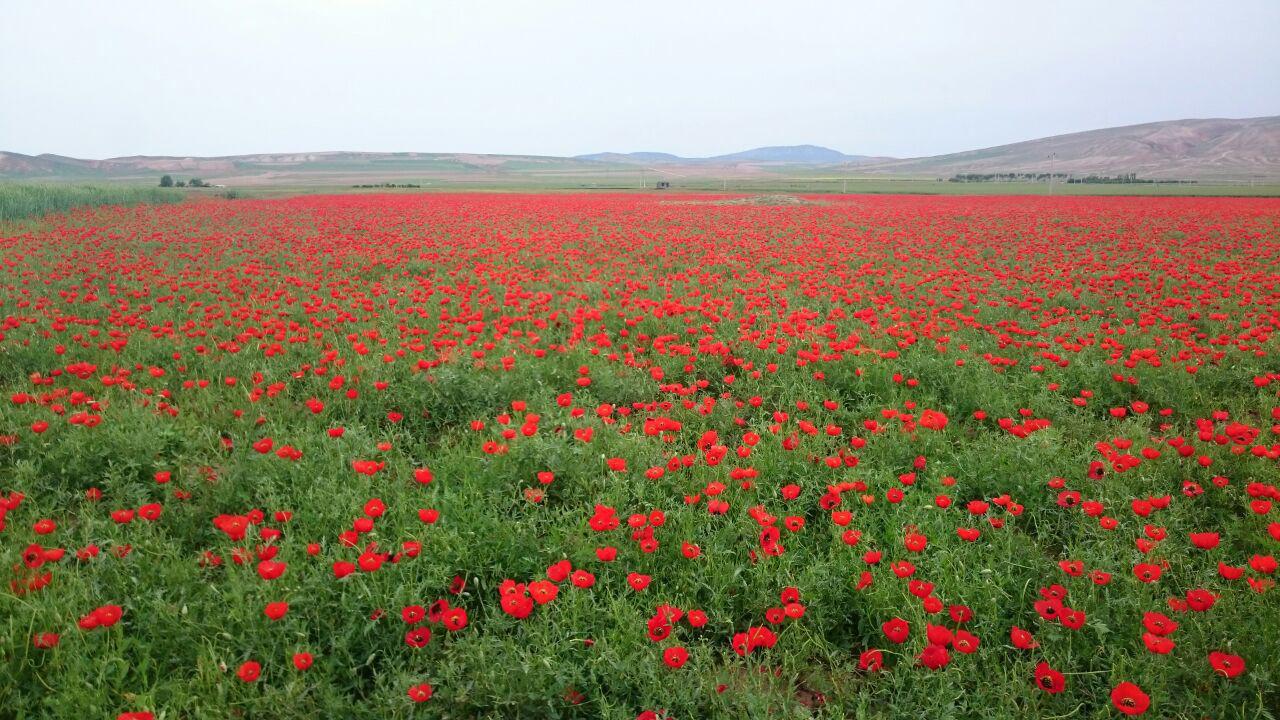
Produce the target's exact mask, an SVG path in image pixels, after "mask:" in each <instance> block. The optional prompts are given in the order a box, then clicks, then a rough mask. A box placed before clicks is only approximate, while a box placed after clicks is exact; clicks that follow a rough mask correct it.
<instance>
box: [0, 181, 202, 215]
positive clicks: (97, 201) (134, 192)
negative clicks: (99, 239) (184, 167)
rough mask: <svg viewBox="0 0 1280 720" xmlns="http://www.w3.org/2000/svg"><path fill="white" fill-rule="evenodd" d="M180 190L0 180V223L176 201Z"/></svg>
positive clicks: (182, 194) (180, 194)
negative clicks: (86, 208) (81, 209)
mask: <svg viewBox="0 0 1280 720" xmlns="http://www.w3.org/2000/svg"><path fill="white" fill-rule="evenodd" d="M184 197H185V193H183V192H182V191H181V190H173V189H170V188H160V187H138V186H136V185H63V184H34V183H33V184H19V183H0V222H4V221H8V220H21V219H24V218H34V217H42V216H44V215H48V214H49V213H54V212H63V211H65V210H70V209H72V208H77V207H84V206H86V205H90V206H92V205H137V204H139V203H171V202H179V201H181V200H182V199H183V198H184Z"/></svg>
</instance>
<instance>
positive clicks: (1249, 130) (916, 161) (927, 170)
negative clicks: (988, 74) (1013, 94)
mask: <svg viewBox="0 0 1280 720" xmlns="http://www.w3.org/2000/svg"><path fill="white" fill-rule="evenodd" d="M1051 153H1055V154H1056V157H1055V158H1054V159H1053V160H1052V161H1051V160H1050V159H1049V155H1050V154H1051ZM1050 165H1052V166H1053V169H1054V170H1055V171H1057V172H1066V173H1071V174H1074V175H1089V174H1097V175H1119V174H1124V173H1137V174H1138V176H1139V177H1144V178H1168V179H1195V180H1210V179H1224V180H1225V179H1235V180H1240V179H1248V178H1253V177H1258V178H1273V179H1274V178H1276V177H1280V116H1278V117H1263V118H1249V119H1244V120H1171V121H1167V122H1156V123H1146V124H1143V125H1129V126H1126V127H1117V128H1106V129H1102V130H1089V131H1087V132H1079V133H1071V134H1069V135H1056V136H1054V137H1048V138H1041V139H1039V140H1028V141H1026V142H1020V143H1013V144H1011V145H1000V146H998V147H992V148H985V149H982V150H970V151H968V152H960V153H953V154H950V155H938V156H934V157H925V158H912V159H908V160H893V161H888V162H884V163H878V164H876V165H874V166H872V167H870V168H867V169H869V170H870V171H873V172H878V173H892V174H898V175H935V176H938V177H944V176H950V175H954V174H956V173H994V172H1048V171H1049V169H1050Z"/></svg>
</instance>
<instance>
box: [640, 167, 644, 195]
mask: <svg viewBox="0 0 1280 720" xmlns="http://www.w3.org/2000/svg"><path fill="white" fill-rule="evenodd" d="M640 189H641V190H644V168H640Z"/></svg>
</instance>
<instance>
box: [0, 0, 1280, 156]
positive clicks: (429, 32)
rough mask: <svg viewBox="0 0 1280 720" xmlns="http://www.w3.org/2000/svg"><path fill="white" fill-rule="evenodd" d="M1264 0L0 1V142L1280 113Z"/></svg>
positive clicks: (475, 143) (617, 138)
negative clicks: (944, 0) (967, 0)
mask: <svg viewBox="0 0 1280 720" xmlns="http://www.w3.org/2000/svg"><path fill="white" fill-rule="evenodd" d="M1278 33H1280V0H1260V1H1257V2H1230V1H1227V0H1219V1H1216V2H1214V1H1210V0H1205V1H1204V2H1181V1H1177V0H1161V1H1149V2H1147V1H1138V0H1107V1H1105V2H1094V1H1093V0H1068V1H1067V2H1049V1H1048V0H1045V1H1043V2H1042V1H1040V0H1015V1H1012V2H996V1H990V2H963V1H962V0H954V1H948V2H918V1H908V0H902V1H896V0H895V1H893V2H890V1H889V0H884V1H883V2H854V1H852V0H848V1H839V0H831V1H830V2H816V1H815V2H807V1H803V0H776V1H775V2H767V3H766V2H751V1H750V0H735V1H733V2H721V1H719V0H680V1H671V2H669V1H667V0H628V1H626V2H623V1H622V0H617V1H613V0H591V1H590V2H576V1H570V0H564V1H556V0H538V1H534V0H529V1H527V2H515V1H512V2H496V1H492V2H485V1H483V0H453V1H452V2H434V1H431V0H417V1H411V0H197V1H195V2H188V1H187V0H150V1H142V0H79V1H74V2H73V1H67V0H0V150H12V151H16V152H22V153H28V154H38V153H46V152H51V153H58V154H63V155H71V156H75V157H87V158H105V157H113V156H121V155H135V154H148V155H229V154H242V153H256V152H298V151H319V150H370V151H407V150H414V151H422V152H454V151H457V152H490V153H517V154H544V155H575V154H581V153H589V152H597V151H605V150H612V151H623V152H625V151H635V150H657V151H666V152H673V153H677V154H681V155H690V156H701V155H713V154H720V153H727V152H733V151H737V150H743V149H746V148H750V147H755V146H760V145H792V144H802V143H812V144H816V145H826V146H829V147H833V148H835V149H837V150H841V151H843V152H846V153H851V154H871V155H893V156H899V157H910V156H919V155H932V154H939V153H945V152H955V151H960V150H968V149H973V148H978V147H985V146H990V145H997V144H1001V143H1008V142H1016V141H1019V140H1027V139H1032V138H1036V137H1043V136H1047V135H1054V134H1059V133H1063V132H1072V131H1078V130H1089V129H1093V128H1099V127H1109V126H1115V125H1128V124H1133V123H1140V122H1149V121H1155V120H1169V119H1178V118H1189V117H1196V118H1203V117H1256V116H1262V115H1275V114H1280V39H1278V38H1280V35H1278Z"/></svg>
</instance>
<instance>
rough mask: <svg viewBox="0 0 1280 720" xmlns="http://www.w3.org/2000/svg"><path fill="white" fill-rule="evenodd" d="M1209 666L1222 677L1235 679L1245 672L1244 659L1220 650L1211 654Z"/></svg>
mask: <svg viewBox="0 0 1280 720" xmlns="http://www.w3.org/2000/svg"><path fill="white" fill-rule="evenodd" d="M1209 666H1210V667H1212V668H1213V671H1214V672H1215V673H1217V674H1219V675H1221V676H1222V677H1225V678H1233V677H1236V676H1237V675H1239V674H1240V673H1242V672H1244V670H1245V664H1244V658H1242V657H1240V656H1239V655H1230V654H1228V653H1224V652H1221V651H1218V650H1215V651H1213V652H1211V653H1209Z"/></svg>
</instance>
